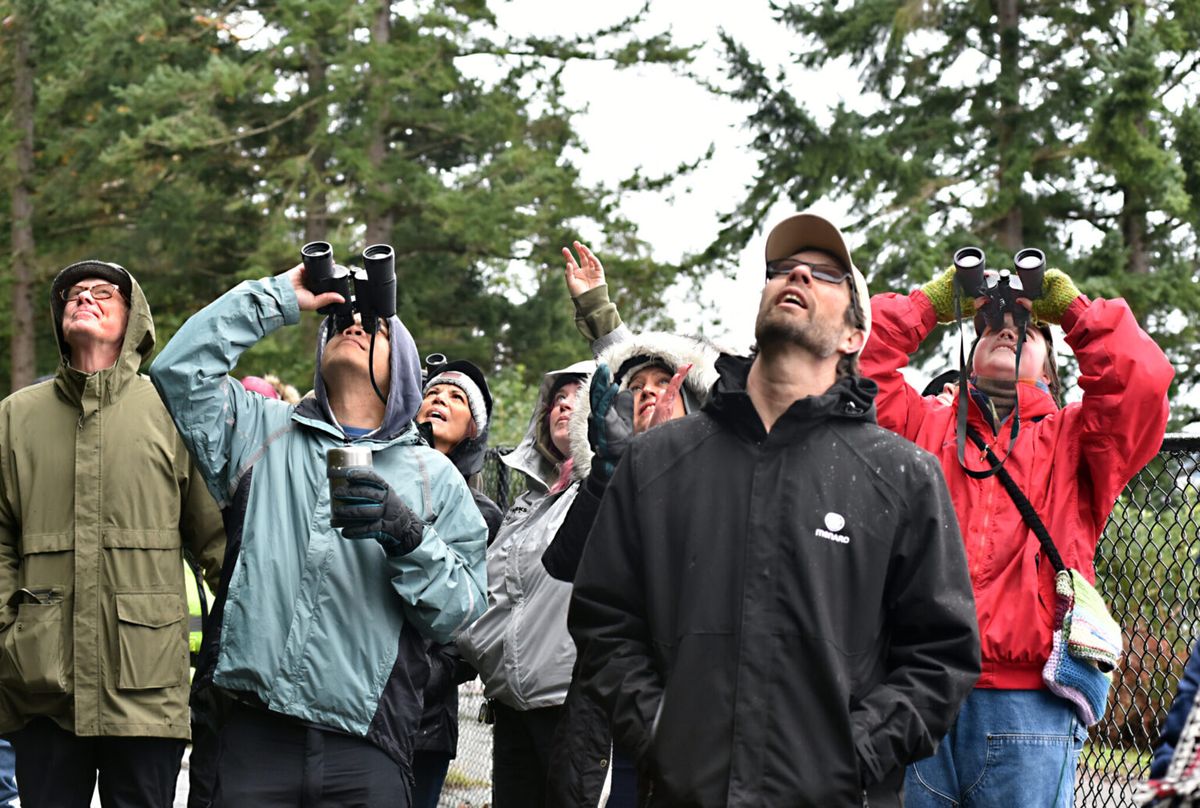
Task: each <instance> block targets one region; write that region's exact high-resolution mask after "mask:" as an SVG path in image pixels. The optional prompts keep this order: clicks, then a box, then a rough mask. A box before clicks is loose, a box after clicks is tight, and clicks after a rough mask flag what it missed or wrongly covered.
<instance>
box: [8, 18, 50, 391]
mask: <svg viewBox="0 0 1200 808" xmlns="http://www.w3.org/2000/svg"><path fill="white" fill-rule="evenodd" d="M31 36H32V32H31V30H30V26H29V18H28V17H27V16H22V17H19V18H18V19H16V20H15V23H14V25H13V28H12V34H11V38H10V43H11V46H12V47H11V52H12V55H13V107H12V121H13V128H14V130H15V131H16V133H17V139H16V148H15V149H14V150H13V160H14V163H15V164H16V171H15V173H14V175H13V181H12V188H11V195H12V266H13V283H12V345H11V347H10V349H9V350H10V353H9V357H10V362H11V365H12V368H11V371H12V378H11V385H12V389H13V390H18V389H20V388H22V387H24V386H25V385H27V384H29V383H30V382H32V381H33V380H34V378H35V375H36V367H37V361H36V360H37V354H36V348H35V346H36V344H37V343H36V340H35V338H34V335H35V333H36V332H35V330H34V329H35V328H36V323H35V315H36V312H40V311H44V308H43V307H42V306H35V305H34V301H33V287H34V280H35V279H34V243H33V187H34V176H33V116H34V100H33V77H34V66H33V61H32V59H31V58H30V49H29V39H30V37H31Z"/></svg>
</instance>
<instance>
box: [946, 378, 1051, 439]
mask: <svg viewBox="0 0 1200 808" xmlns="http://www.w3.org/2000/svg"><path fill="white" fill-rule="evenodd" d="M969 384H970V391H971V395H970V402H971V404H970V408H969V409H968V410H967V420H968V422H970V423H971V424H972V425H976V424H980V425H983V426H985V427H987V429H988V430H989V431H991V432H992V433H993V434H995V433H996V431H997V430H998V429H999V427H1000V426H1002V424H997V425H993V424H992V416H991V413H990V411H989V410H990V409H991V408H990V406H988V404H987V400H988V399H987V394H986V393H984V392H983V391H981V390H980V389H979V388H977V387H976V386H975V383H974V382H970V383H969ZM954 405H955V406H956V407H957V406H958V399H957V398H956V399H955V404H954ZM1013 412H1014V413H1017V414H1019V415H1020V418H1021V423H1023V424H1026V423H1031V422H1033V421H1038V420H1041V419H1042V418H1045V417H1046V416H1047V415H1053V414H1054V413H1056V412H1058V403H1057V402H1055V400H1054V396H1052V395H1050V393H1049V392H1047V391H1045V390H1043V389H1042V388H1040V387H1038V386H1037V385H1036V384H1026V383H1024V382H1021V383H1019V384H1017V406H1016V408H1014V409H1013ZM1011 417H1012V415H1011V414H1010V415H1009V418H1011ZM1007 422H1008V419H1005V421H1004V423H1007Z"/></svg>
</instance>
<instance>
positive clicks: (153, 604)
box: [117, 592, 183, 628]
mask: <svg viewBox="0 0 1200 808" xmlns="http://www.w3.org/2000/svg"><path fill="white" fill-rule="evenodd" d="M117 619H118V620H120V621H121V622H122V623H133V624H134V625H138V626H148V627H149V628H161V627H163V626H169V625H171V624H172V623H178V622H179V621H180V620H182V619H183V601H182V600H180V598H179V596H178V595H175V594H171V593H163V594H158V593H150V592H136V593H126V594H123V595H121V594H119V595H117Z"/></svg>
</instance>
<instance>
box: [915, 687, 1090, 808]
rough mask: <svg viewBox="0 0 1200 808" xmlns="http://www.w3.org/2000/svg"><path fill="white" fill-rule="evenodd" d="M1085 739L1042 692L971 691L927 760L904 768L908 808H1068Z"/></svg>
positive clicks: (1067, 708) (1061, 705) (1070, 714)
mask: <svg viewBox="0 0 1200 808" xmlns="http://www.w3.org/2000/svg"><path fill="white" fill-rule="evenodd" d="M1086 738H1087V727H1085V726H1083V725H1082V724H1080V723H1079V719H1078V718H1076V716H1075V710H1074V708H1072V707H1071V705H1070V704H1069V703H1068V702H1066V701H1065V700H1063V699H1060V698H1058V697H1057V696H1055V695H1054V694H1052V693H1051V692H1050V691H1048V690H983V689H976V690H973V691H971V695H969V696H968V697H967V700H966V702H964V703H963V706H962V710H961V711H960V712H959V714H958V720H957V721H955V722H954V725H953V726H952V727H951V728H950V732H949V733H947V735H946V737H945V738H944V739H942V742H941V743H940V744H938V749H937V752H935V753H934V754H933V756H932V757H928V758H925V759H924V760H919V761H917V762H916V763H914V764H912V765H911V766H909V767H908V770H907V772H906V773H905V777H904V804H905V805H906V806H908V808H1012V807H1013V806H1018V805H1022V806H1023V805H1029V806H1045V808H1071V807H1072V806H1073V805H1074V804H1075V767H1076V764H1077V763H1078V762H1079V751H1080V750H1081V749H1082V748H1083V742H1084V740H1085V739H1086Z"/></svg>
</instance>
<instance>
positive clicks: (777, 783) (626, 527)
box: [569, 356, 979, 808]
mask: <svg viewBox="0 0 1200 808" xmlns="http://www.w3.org/2000/svg"><path fill="white" fill-rule="evenodd" d="M751 362H752V359H750V358H745V357H733V356H723V357H721V359H720V360H718V362H717V369H718V370H719V371H720V374H721V378H720V381H719V382H718V384H717V387H716V389H715V391H714V396H713V398H712V400H711V401H710V402H709V404H708V405H707V406H706V407H705V408H704V410H703V411H702V412H701V413H698V414H697V415H693V416H689V417H687V418H684V419H681V420H678V421H672V422H670V423H668V424H664V425H663V426H661V427H659V428H658V429H654V430H650V431H649V432H646V433H645V434H643V435H640V436H638V438H636V439H635V440H634V442H633V444H632V445H631V447H630V449H629V451H628V452H627V453H626V455H625V457H624V458H623V459H622V461H621V463H620V464H619V465H618V467H617V470H616V474H615V475H614V478H613V480H612V483H611V484H610V485H609V488H608V491H607V492H606V494H605V496H604V499H603V502H602V503H601V506H600V513H599V515H598V517H597V519H596V525H595V528H594V529H593V532H592V535H591V537H590V539H589V541H588V543H587V548H586V550H585V551H584V554H583V558H582V561H581V562H580V567H579V571H578V575H577V577H576V580H575V588H574V593H573V597H572V601H571V609H570V618H569V625H570V629H571V633H572V635H573V636H574V638H575V641H576V643H577V644H578V645H579V647H580V654H579V657H580V658H581V659H583V660H585V663H586V664H585V667H584V669H583V670H581V671H580V675H581V677H582V681H583V686H584V687H585V688H586V689H587V690H588V691H589V692H590V693H592V694H594V695H595V696H596V697H597V698H599V699H600V700H601V701H602V702H603V703H604V704H605V705H606V706H607V708H608V709H609V710H610V712H611V714H612V717H613V731H614V735H615V737H616V738H617V739H618V742H620V743H621V744H622V745H623V746H624V748H626V749H629V750H631V751H632V752H633V753H634V754H635V756H636V758H637V760H638V764H639V767H640V768H641V770H642V771H643V772H644V773H645V775H646V776H648V777H649V778H650V779H651V781H652V785H651V788H652V795H651V798H650V804H651V805H653V806H726V805H728V806H755V808H757V807H758V806H763V805H772V806H785V805H786V806H792V805H804V806H808V805H812V806H822V808H826V807H827V806H842V805H863V804H867V803H868V801H869V804H870V805H871V806H879V805H899V803H900V796H899V795H900V790H901V786H902V784H903V776H904V766H905V765H906V764H907V763H909V762H910V761H913V760H916V759H919V758H922V757H925V756H927V755H929V754H930V753H931V752H932V751H933V750H934V748H935V745H936V743H937V741H938V740H939V739H940V738H941V737H942V735H943V734H944V733H945V732H946V730H947V728H948V727H949V726H950V724H951V723H952V721H953V720H954V718H955V716H956V714H957V712H958V708H959V706H960V704H961V702H962V700H963V699H964V698H966V696H967V694H968V692H969V691H970V689H971V686H972V685H973V684H974V682H975V680H976V678H977V677H978V675H979V636H978V630H977V627H976V621H975V612H974V602H973V600H972V596H971V584H970V579H969V577H968V574H967V565H966V559H965V556H964V552H963V545H962V540H961V538H960V536H959V531H958V524H957V521H956V519H955V515H954V508H953V506H952V505H951V502H950V497H949V494H948V493H947V490H946V483H945V480H944V479H943V477H942V472H941V469H940V467H939V465H938V462H937V460H936V459H935V458H934V457H933V456H932V455H930V454H928V453H927V452H925V451H924V450H923V449H920V448H918V447H917V446H916V445H914V444H912V443H910V442H908V441H906V440H904V439H902V438H900V437H898V436H897V435H895V434H894V433H891V432H889V431H887V430H884V429H882V428H880V427H878V426H877V425H876V424H875V421H874V411H873V397H874V393H875V389H876V388H875V385H874V383H873V382H870V381H869V380H865V379H845V380H841V381H839V382H837V383H836V384H835V385H834V386H833V387H831V388H830V389H829V390H828V391H827V392H826V393H825V394H823V395H820V396H812V397H808V398H804V399H800V400H798V401H797V402H795V403H794V404H793V405H792V407H791V408H790V409H789V410H788V411H787V412H786V413H785V414H784V415H783V416H782V417H781V418H780V419H779V420H778V421H777V422H776V424H775V425H774V427H773V428H772V430H771V432H770V433H769V434H768V433H767V432H766V431H765V430H764V428H763V425H762V422H761V420H760V419H759V417H758V414H757V412H756V410H755V409H754V406H753V404H752V402H751V401H750V397H749V395H748V394H747V393H746V377H747V374H748V372H749V369H750V365H751ZM584 645H587V646H588V649H587V653H586V654H585V653H583V650H582V649H583V646H584Z"/></svg>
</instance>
